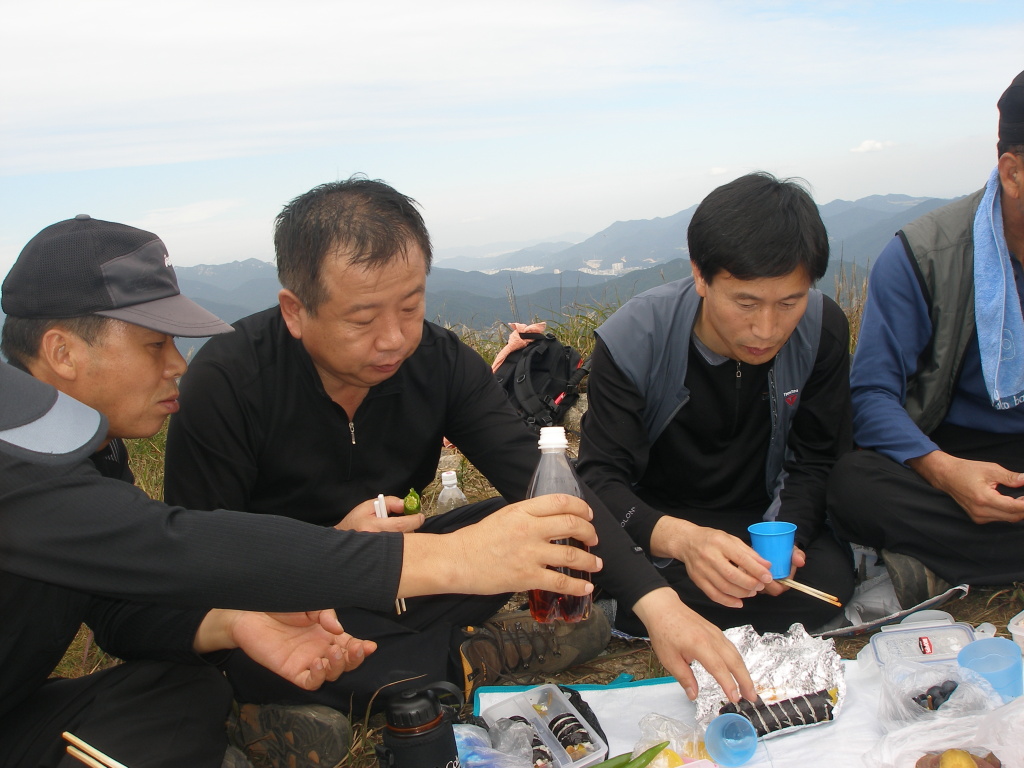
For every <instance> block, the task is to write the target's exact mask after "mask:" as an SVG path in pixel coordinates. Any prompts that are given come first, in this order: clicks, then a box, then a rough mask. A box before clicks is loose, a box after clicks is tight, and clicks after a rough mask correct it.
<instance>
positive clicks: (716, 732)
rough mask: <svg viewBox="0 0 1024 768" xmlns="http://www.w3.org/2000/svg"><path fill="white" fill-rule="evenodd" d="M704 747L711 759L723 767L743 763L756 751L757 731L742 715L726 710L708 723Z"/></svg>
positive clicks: (731, 766) (727, 767)
mask: <svg viewBox="0 0 1024 768" xmlns="http://www.w3.org/2000/svg"><path fill="white" fill-rule="evenodd" d="M704 748H705V749H707V751H708V754H709V755H711V759H712V760H714V761H715V762H716V763H718V764H719V765H722V766H725V768H734V766H737V765H744V764H745V763H747V762H748V761H749V760H750V758H752V757H753V756H754V752H756V751H757V731H755V730H754V725H753V724H752V723H751V722H750V721H749V720H747V718H745V717H744V716H743V715H737V714H736V713H735V712H727V713H726V714H724V715H719V716H718V717H716V718H715V719H714V720H712V721H711V722H710V723H709V724H708V729H707V731H705V733H704Z"/></svg>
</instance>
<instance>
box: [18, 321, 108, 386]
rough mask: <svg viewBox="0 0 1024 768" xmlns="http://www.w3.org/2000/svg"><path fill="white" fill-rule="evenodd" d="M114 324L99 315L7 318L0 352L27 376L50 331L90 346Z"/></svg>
mask: <svg viewBox="0 0 1024 768" xmlns="http://www.w3.org/2000/svg"><path fill="white" fill-rule="evenodd" d="M116 322H119V321H118V320H115V319H114V318H112V317H103V316H102V315H82V316H81V317H62V318H55V319H49V320H48V319H43V318H34V317H32V318H25V317H14V316H13V315H8V316H7V317H6V318H5V319H4V328H3V333H2V334H0V351H2V352H3V353H4V357H6V358H7V362H9V363H10V364H11V365H13V366H14V367H15V368H20V369H21V370H23V371H26V372H27V371H28V366H29V363H30V362H31V361H32V360H35V359H36V358H37V357H39V345H40V344H42V343H43V335H44V334H45V333H46V332H47V331H48V330H50V329H51V328H58V327H59V328H63V329H64V330H65V331H69V332H70V333H73V334H75V335H76V336H78V337H79V338H81V339H82V341H84V342H85V343H86V344H90V345H91V344H94V343H95V342H96V340H97V339H99V338H100V337H101V336H102V335H103V334H104V333H106V331H107V328H108V326H110V325H111V324H113V323H116Z"/></svg>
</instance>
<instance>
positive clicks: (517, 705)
mask: <svg viewBox="0 0 1024 768" xmlns="http://www.w3.org/2000/svg"><path fill="white" fill-rule="evenodd" d="M565 712H568V713H570V714H571V715H573V716H574V717H575V718H576V719H577V720H579V721H580V723H581V724H582V725H583V727H584V728H586V729H587V732H588V733H589V734H590V739H591V742H592V743H593V745H594V750H593V751H592V752H588V753H587V754H586V755H585V756H583V757H581V758H580V759H578V760H576V761H573V759H572V757H570V756H569V753H568V752H566V751H565V749H564V748H563V747H562V745H561V744H559V743H558V739H556V738H555V735H554V734H553V733H552V732H551V729H550V728H549V727H548V723H550V722H551V720H552V719H554V718H555V717H557V716H558V715H560V714H563V713H565ZM513 715H521V716H522V717H525V718H526V719H527V720H528V721H529V723H530V725H532V726H533V730H534V731H535V732H536V733H537V734H538V735H539V736H540V739H541V741H543V742H544V743H545V744H546V745H547V747H548V749H550V750H551V755H552V757H554V760H555V763H554V764H555V768H586V767H587V766H588V765H595V764H597V763H600V762H601V761H602V760H604V759H605V756H606V755H607V754H608V745H607V744H605V743H604V740H603V739H602V738H601V737H600V736H599V735H598V734H596V733H594V729H593V728H591V727H590V724H589V723H587V721H586V720H584V719H583V716H582V715H580V713H579V712H578V711H577V709H576V707H574V706H573V705H572V702H570V701H569V699H567V698H566V696H565V694H564V693H562V692H561V691H560V690H558V687H557V686H555V685H539V686H537V687H536V688H531V689H530V690H528V691H523V692H522V693H517V694H516V695H515V696H511V697H509V698H507V699H505V700H504V701H500V702H498V703H497V704H494V705H492V706H490V707H488V708H487V709H485V710H484V711H483V712H481V713H480V716H481V717H483V719H484V720H485V721H486V722H487V725H489V726H493V725H494V724H495V723H496V722H497V721H498V720H500V719H502V718H503V717H512V716H513Z"/></svg>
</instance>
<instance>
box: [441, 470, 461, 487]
mask: <svg viewBox="0 0 1024 768" xmlns="http://www.w3.org/2000/svg"><path fill="white" fill-rule="evenodd" d="M458 484H459V478H458V477H457V476H456V474H455V473H454V472H453V471H452V470H450V469H449V470H448V471H447V472H442V473H441V485H443V486H444V487H445V488H451V487H452V486H455V485H458Z"/></svg>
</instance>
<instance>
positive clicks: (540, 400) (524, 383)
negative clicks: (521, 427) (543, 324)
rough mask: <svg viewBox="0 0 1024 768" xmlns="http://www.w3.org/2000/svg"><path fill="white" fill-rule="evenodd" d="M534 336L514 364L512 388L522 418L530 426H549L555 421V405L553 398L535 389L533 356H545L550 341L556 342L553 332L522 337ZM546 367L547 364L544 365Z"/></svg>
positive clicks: (547, 353) (550, 346) (527, 334)
mask: <svg viewBox="0 0 1024 768" xmlns="http://www.w3.org/2000/svg"><path fill="white" fill-rule="evenodd" d="M530 336H536V337H538V338H536V339H534V340H532V341H531V342H530V344H529V345H528V346H527V347H526V349H525V350H524V351H523V355H522V357H520V358H519V362H518V364H517V365H516V371H515V381H514V382H513V384H512V386H513V390H514V392H515V396H516V400H518V401H519V404H520V406H521V407H522V409H523V411H524V418H525V419H526V422H527V424H529V425H530V426H538V425H539V426H542V427H550V426H552V425H553V424H554V423H555V420H554V413H555V409H556V408H557V405H556V404H555V401H554V398H551V397H548V396H547V395H543V394H541V393H540V392H538V391H537V388H536V386H534V383H533V363H532V360H531V358H532V357H533V356H547V355H549V354H550V352H551V349H552V342H554V343H556V344H557V343H558V340H557V339H556V338H555V336H554V334H550V333H545V334H539V333H537V334H533V333H525V334H523V338H527V337H530ZM544 369H545V370H546V369H547V366H544Z"/></svg>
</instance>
